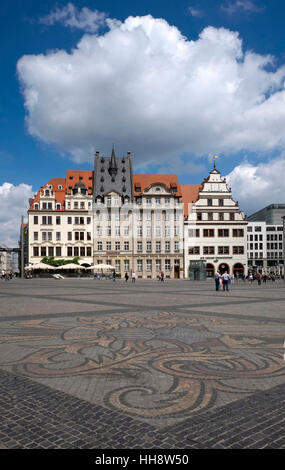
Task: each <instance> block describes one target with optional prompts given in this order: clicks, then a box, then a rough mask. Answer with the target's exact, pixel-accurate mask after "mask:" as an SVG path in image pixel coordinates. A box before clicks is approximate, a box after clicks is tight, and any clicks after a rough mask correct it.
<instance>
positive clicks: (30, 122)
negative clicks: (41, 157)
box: [17, 15, 285, 165]
mask: <svg viewBox="0 0 285 470" xmlns="http://www.w3.org/2000/svg"><path fill="white" fill-rule="evenodd" d="M108 24H109V27H110V29H109V30H108V31H107V32H106V33H105V34H102V35H95V34H85V35H84V36H83V37H82V38H81V40H80V41H79V42H78V44H77V45H76V47H75V48H74V49H73V50H72V51H71V52H70V53H68V52H67V51H65V50H56V51H52V52H50V51H49V52H47V53H46V54H38V55H25V56H23V57H22V58H21V59H20V60H19V61H18V64H17V71H18V76H19V80H20V83H21V89H22V93H23V97H24V103H25V108H26V122H27V129H28V131H29V132H30V134H31V135H33V136H35V137H36V138H38V139H40V140H42V141H44V142H46V143H51V144H56V145H57V146H58V148H59V149H61V150H62V151H64V152H67V153H69V154H71V155H72V157H73V158H74V159H75V160H76V161H79V162H80V161H87V160H88V159H89V158H90V156H91V155H92V154H93V153H94V151H95V150H99V151H101V152H102V153H105V154H109V153H110V149H111V145H112V143H115V149H116V151H117V152H118V154H122V153H123V152H127V151H128V150H130V151H132V152H133V153H134V156H135V158H134V163H135V164H139V165H141V164H143V163H144V164H145V163H150V162H152V161H156V162H158V163H163V162H164V161H166V160H167V161H169V159H172V161H173V164H174V165H175V161H176V159H177V157H178V158H179V157H180V156H181V155H183V154H191V153H192V154H193V155H196V156H200V155H208V154H214V153H223V154H227V153H230V152H237V151H240V150H249V151H256V152H264V151H269V150H272V149H276V148H281V149H284V148H285V134H284V125H285V91H284V78H285V67H284V66H282V67H279V68H276V67H275V66H274V59H273V58H272V57H271V56H269V55H260V54H256V53H254V52H253V51H247V50H244V48H243V44H242V40H241V38H240V37H239V34H238V33H237V32H233V31H230V30H228V29H225V28H214V27H207V28H205V29H204V30H203V31H202V32H201V34H200V36H199V37H198V39H196V40H189V39H187V38H186V37H184V36H183V35H182V34H181V32H180V31H179V30H178V29H177V28H176V27H175V26H171V25H169V24H168V23H167V22H166V21H165V20H163V19H155V18H153V17H152V16H150V15H148V16H144V17H129V18H127V19H126V20H125V21H124V22H117V21H115V20H114V21H112V20H109V23H108Z"/></svg>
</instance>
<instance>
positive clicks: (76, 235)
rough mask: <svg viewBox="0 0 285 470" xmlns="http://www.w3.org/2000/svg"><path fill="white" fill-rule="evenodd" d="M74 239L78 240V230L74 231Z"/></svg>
mask: <svg viewBox="0 0 285 470" xmlns="http://www.w3.org/2000/svg"><path fill="white" fill-rule="evenodd" d="M74 237H75V241H78V240H79V232H74Z"/></svg>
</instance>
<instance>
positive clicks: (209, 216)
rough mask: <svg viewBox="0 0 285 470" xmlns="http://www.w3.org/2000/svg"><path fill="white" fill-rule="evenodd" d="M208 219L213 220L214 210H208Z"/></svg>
mask: <svg viewBox="0 0 285 470" xmlns="http://www.w3.org/2000/svg"><path fill="white" fill-rule="evenodd" d="M208 220H210V221H212V220H213V212H208Z"/></svg>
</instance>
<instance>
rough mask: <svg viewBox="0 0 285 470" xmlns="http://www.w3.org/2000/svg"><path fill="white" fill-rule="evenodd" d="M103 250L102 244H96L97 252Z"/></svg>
mask: <svg viewBox="0 0 285 470" xmlns="http://www.w3.org/2000/svg"><path fill="white" fill-rule="evenodd" d="M102 249H103V243H102V242H97V250H98V251H102Z"/></svg>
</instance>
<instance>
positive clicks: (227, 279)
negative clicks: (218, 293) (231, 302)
mask: <svg viewBox="0 0 285 470" xmlns="http://www.w3.org/2000/svg"><path fill="white" fill-rule="evenodd" d="M222 280H223V290H226V291H229V282H230V275H229V274H228V273H227V271H225V272H224V273H223V274H222Z"/></svg>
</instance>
